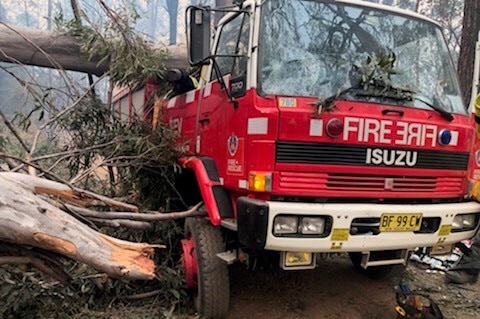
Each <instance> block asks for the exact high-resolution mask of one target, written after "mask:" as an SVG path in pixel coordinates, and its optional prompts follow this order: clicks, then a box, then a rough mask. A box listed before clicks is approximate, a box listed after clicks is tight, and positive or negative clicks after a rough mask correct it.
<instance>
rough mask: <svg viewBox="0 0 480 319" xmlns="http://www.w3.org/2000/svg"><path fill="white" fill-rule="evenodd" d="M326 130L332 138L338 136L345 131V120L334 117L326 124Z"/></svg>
mask: <svg viewBox="0 0 480 319" xmlns="http://www.w3.org/2000/svg"><path fill="white" fill-rule="evenodd" d="M325 131H326V132H327V135H328V136H330V137H331V138H337V137H339V136H340V134H342V133H343V122H342V121H340V120H339V119H338V118H336V117H334V118H332V119H330V120H329V121H328V122H327V124H326V125H325Z"/></svg>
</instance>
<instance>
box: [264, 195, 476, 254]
mask: <svg viewBox="0 0 480 319" xmlns="http://www.w3.org/2000/svg"><path fill="white" fill-rule="evenodd" d="M267 204H268V208H269V209H268V228H267V236H266V242H265V249H268V250H277V251H305V252H338V251H344V252H354V251H357V252H361V251H373V250H394V249H413V248H415V247H430V246H434V245H437V244H440V243H445V244H448V243H456V242H459V241H461V240H464V239H467V238H471V237H473V236H474V235H475V230H472V231H466V232H458V233H449V234H446V235H439V230H440V229H441V226H442V225H452V222H453V219H454V217H455V215H457V214H467V213H480V203H477V202H466V203H454V204H427V205H389V204H307V203H284V202H271V201H268V202H267ZM383 213H422V214H423V218H426V217H440V218H441V223H440V225H441V226H440V227H439V230H438V231H436V232H435V233H430V234H415V233H414V232H382V233H379V234H377V235H373V234H371V235H348V238H346V240H332V233H333V232H334V230H336V229H350V227H351V224H352V221H353V219H355V218H368V217H377V218H380V216H381V215H382V214H383ZM281 214H288V215H303V216H308V215H329V216H331V217H332V219H333V225H332V232H331V233H330V235H329V236H328V237H325V238H298V237H276V236H274V235H273V220H274V219H275V216H277V215H281Z"/></svg>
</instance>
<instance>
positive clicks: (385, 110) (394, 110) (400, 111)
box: [382, 109, 404, 116]
mask: <svg viewBox="0 0 480 319" xmlns="http://www.w3.org/2000/svg"><path fill="white" fill-rule="evenodd" d="M388 113H397V114H398V115H400V116H403V114H404V112H403V111H402V110H397V109H384V110H382V114H383V115H385V114H388Z"/></svg>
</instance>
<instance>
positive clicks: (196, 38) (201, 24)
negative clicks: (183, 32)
mask: <svg viewBox="0 0 480 319" xmlns="http://www.w3.org/2000/svg"><path fill="white" fill-rule="evenodd" d="M189 9H190V10H187V14H190V37H189V40H190V41H189V44H190V47H189V60H190V61H189V62H190V64H191V65H197V64H200V63H202V62H204V61H205V59H206V58H208V57H209V56H210V21H211V20H210V11H209V10H207V8H205V7H190V8H189Z"/></svg>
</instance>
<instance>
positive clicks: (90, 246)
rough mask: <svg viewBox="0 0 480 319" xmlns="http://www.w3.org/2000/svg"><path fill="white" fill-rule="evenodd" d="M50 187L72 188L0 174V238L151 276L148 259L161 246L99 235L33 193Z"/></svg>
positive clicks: (128, 274) (115, 271) (122, 273)
mask: <svg viewBox="0 0 480 319" xmlns="http://www.w3.org/2000/svg"><path fill="white" fill-rule="evenodd" d="M46 190H47V191H46ZM48 191H50V193H51V194H54V193H56V194H58V195H59V196H65V195H67V196H70V195H71V192H72V189H70V188H69V187H68V186H66V185H62V184H59V183H56V182H52V181H49V180H45V179H41V178H38V177H34V176H30V175H24V174H18V173H0V241H3V242H9V243H13V244H18V245H27V246H33V247H38V248H41V249H45V250H48V251H52V252H55V253H57V254H61V255H63V256H66V257H68V258H71V259H74V260H77V261H80V262H84V263H86V264H88V265H91V266H92V267H94V268H96V269H97V270H99V271H102V272H105V273H106V274H107V275H109V276H111V277H116V278H118V277H123V278H129V279H152V278H153V277H154V270H155V265H154V262H153V260H152V259H151V258H152V257H153V254H154V248H155V247H159V246H155V245H149V244H143V243H132V242H128V241H124V240H119V239H116V238H113V237H110V236H107V235H104V234H101V233H99V232H97V231H95V230H93V229H91V228H89V227H88V226H86V225H85V224H83V223H81V222H79V221H78V220H77V219H75V218H73V217H72V216H71V215H69V214H68V213H66V212H65V211H63V210H61V209H60V208H59V207H58V205H54V204H55V203H54V204H52V203H50V202H49V201H47V200H45V199H43V198H42V197H39V196H38V195H36V194H37V193H39V192H42V193H48ZM68 194H70V195H68ZM72 199H74V198H72ZM77 200H78V198H77ZM126 207H129V206H128V205H127V206H126Z"/></svg>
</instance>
